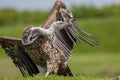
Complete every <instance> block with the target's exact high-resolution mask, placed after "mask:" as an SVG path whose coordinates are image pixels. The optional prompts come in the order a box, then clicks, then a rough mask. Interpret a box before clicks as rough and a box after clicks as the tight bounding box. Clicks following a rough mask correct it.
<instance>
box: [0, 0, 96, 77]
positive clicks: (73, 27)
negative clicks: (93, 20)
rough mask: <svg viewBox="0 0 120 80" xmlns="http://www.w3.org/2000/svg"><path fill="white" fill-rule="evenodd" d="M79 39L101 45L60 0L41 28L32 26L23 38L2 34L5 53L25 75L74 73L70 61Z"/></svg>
mask: <svg viewBox="0 0 120 80" xmlns="http://www.w3.org/2000/svg"><path fill="white" fill-rule="evenodd" d="M78 42H83V43H86V44H88V45H90V46H95V45H97V44H98V43H97V40H96V38H95V37H94V36H93V35H91V34H89V33H87V32H85V31H84V30H82V29H81V28H80V27H79V26H78V25H77V24H76V23H75V20H74V18H73V15H72V13H71V12H69V11H68V10H67V7H66V5H65V4H64V3H63V2H62V1H61V0H57V1H56V2H55V4H54V6H53V8H52V11H51V13H50V15H49V17H48V19H47V20H46V22H45V23H44V24H43V25H42V26H39V27H35V26H32V25H29V26H28V28H27V29H25V31H23V33H22V38H12V37H6V36H3V37H0V44H1V46H2V48H3V49H4V50H5V53H6V54H7V55H8V56H9V57H10V58H11V59H12V61H13V63H14V64H15V65H16V67H17V68H19V70H20V71H21V73H22V75H23V76H28V75H29V76H34V75H37V74H39V73H40V74H44V75H45V76H48V75H51V74H55V75H63V76H73V74H72V72H71V70H70V68H69V66H68V65H67V62H68V60H69V58H70V57H71V50H72V49H73V48H74V45H75V44H76V43H78Z"/></svg>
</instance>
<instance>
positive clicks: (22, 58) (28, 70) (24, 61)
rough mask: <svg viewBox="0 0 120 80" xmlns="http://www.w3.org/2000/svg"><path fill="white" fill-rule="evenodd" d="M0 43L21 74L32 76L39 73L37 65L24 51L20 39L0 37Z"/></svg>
mask: <svg viewBox="0 0 120 80" xmlns="http://www.w3.org/2000/svg"><path fill="white" fill-rule="evenodd" d="M0 44H1V46H2V48H3V49H4V50H5V52H6V54H7V55H8V56H9V57H10V58H11V59H12V61H13V63H14V64H15V65H16V67H18V68H19V70H20V71H21V73H22V75H23V76H27V75H28V74H29V75H30V76H33V75H34V74H37V73H39V70H38V68H37V66H36V65H35V64H34V63H33V61H32V60H31V58H30V57H29V56H28V54H27V53H26V52H25V50H24V46H23V45H22V43H21V39H18V38H11V37H0Z"/></svg>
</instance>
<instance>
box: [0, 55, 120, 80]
mask: <svg viewBox="0 0 120 80" xmlns="http://www.w3.org/2000/svg"><path fill="white" fill-rule="evenodd" d="M119 56H120V53H118V54H116V55H114V54H108V53H89V54H88V53H84V54H79V55H78V54H77V55H76V54H73V56H72V57H71V59H70V61H69V66H70V68H71V70H72V72H73V74H74V75H75V76H74V77H72V78H71V77H62V76H60V77H58V76H55V75H53V76H50V77H47V78H45V77H44V76H41V75H40V74H39V75H37V76H35V77H33V78H30V77H28V80H38V79H40V80H53V79H54V80H58V79H59V80H62V79H65V80H112V79H113V78H114V77H115V76H117V75H119V74H120V68H119V67H120V64H119V61H120V58H119ZM11 72H12V74H11ZM18 78H19V79H20V80H21V79H23V80H25V79H26V78H22V77H21V74H20V72H19V70H18V69H17V68H16V67H15V66H14V65H13V63H12V62H11V60H10V59H9V58H6V57H5V58H1V59H0V79H3V80H9V79H11V80H18Z"/></svg>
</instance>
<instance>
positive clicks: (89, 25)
mask: <svg viewBox="0 0 120 80" xmlns="http://www.w3.org/2000/svg"><path fill="white" fill-rule="evenodd" d="M119 21H120V17H111V18H88V19H81V20H80V21H77V22H78V24H79V25H81V26H83V27H82V28H83V29H84V30H85V31H87V32H89V33H93V34H94V35H96V36H97V37H98V39H99V41H100V43H99V44H100V45H99V46H98V47H95V48H92V47H89V46H87V45H84V44H77V46H76V47H75V49H74V50H73V52H72V57H71V59H70V61H69V66H70V68H71V69H72V71H73V73H74V75H75V76H74V77H63V76H55V75H52V76H48V77H44V76H41V75H37V76H35V77H32V78H31V77H27V78H23V77H22V76H21V74H20V72H19V70H18V69H17V68H16V67H15V66H14V64H13V63H12V62H11V59H9V58H8V57H6V55H5V53H4V51H3V49H2V48H0V80H26V79H27V80H63V79H64V80H112V79H113V78H114V77H115V76H117V75H120V68H119V67H120V63H119V61H120V58H119V56H120V50H119V48H120V43H119V41H120V37H119V30H120V27H119V25H120V22H119ZM25 26H26V25H23V24H18V25H6V26H0V36H11V37H18V38H20V37H21V33H22V32H23V31H24V28H25Z"/></svg>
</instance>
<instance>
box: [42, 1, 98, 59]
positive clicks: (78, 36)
mask: <svg viewBox="0 0 120 80" xmlns="http://www.w3.org/2000/svg"><path fill="white" fill-rule="evenodd" d="M55 21H65V22H69V23H71V25H72V27H67V28H65V29H62V30H60V31H59V32H56V33H55V34H54V36H55V38H54V41H53V44H54V45H55V46H56V47H58V48H59V49H60V50H62V51H63V53H64V54H65V55H66V57H68V58H69V56H70V52H71V50H72V49H73V46H74V44H75V43H76V42H77V41H81V42H83V43H86V44H89V45H90V46H95V45H97V40H96V38H95V37H94V36H92V35H90V34H88V33H87V32H85V31H83V30H82V29H81V28H80V27H79V26H78V25H77V24H76V23H75V21H74V18H73V15H72V13H71V12H69V11H68V10H67V7H66V6H65V4H64V3H63V2H62V1H61V0H57V1H56V3H55V4H54V7H53V9H52V11H51V14H50V16H49V17H48V19H47V21H46V23H45V24H44V26H43V27H44V28H49V26H50V25H51V24H52V23H53V22H55Z"/></svg>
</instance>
